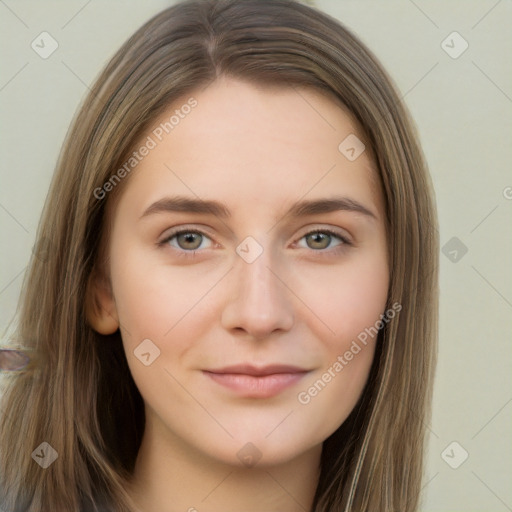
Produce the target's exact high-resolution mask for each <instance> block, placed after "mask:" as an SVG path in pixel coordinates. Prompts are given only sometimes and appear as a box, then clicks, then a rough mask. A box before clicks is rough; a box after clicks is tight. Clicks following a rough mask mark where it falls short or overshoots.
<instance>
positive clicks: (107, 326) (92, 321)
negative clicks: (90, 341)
mask: <svg viewBox="0 0 512 512" xmlns="http://www.w3.org/2000/svg"><path fill="white" fill-rule="evenodd" d="M85 315H86V318H87V321H88V323H89V325H90V326H91V327H92V328H93V329H94V330H95V331H96V332H99V333H100V334H112V333H114V332H116V331H117V329H118V328H119V317H118V315H117V309H116V303H115V300H114V296H113V293H112V287H111V285H110V281H109V279H107V277H106V276H105V275H103V273H102V272H98V271H97V269H96V268H95V269H94V270H93V271H92V273H91V275H90V276H89V280H88V282H87V290H86V293H85Z"/></svg>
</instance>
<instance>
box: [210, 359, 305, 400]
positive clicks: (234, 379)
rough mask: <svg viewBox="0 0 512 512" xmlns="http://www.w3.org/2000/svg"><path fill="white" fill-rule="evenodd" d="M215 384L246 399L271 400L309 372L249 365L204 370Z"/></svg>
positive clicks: (272, 366) (290, 367)
mask: <svg viewBox="0 0 512 512" xmlns="http://www.w3.org/2000/svg"><path fill="white" fill-rule="evenodd" d="M203 373H204V374H205V375H206V376H207V377H209V378H210V379H211V380H213V381H214V382H215V383H217V384H220V385H221V386H223V387H225V388H227V389H229V390H230V391H232V392H235V393H236V394H238V395H240V396H242V397H245V398H270V397H272V396H275V395H278V394H279V393H281V392H282V391H284V390H285V389H287V388H289V387H290V386H293V385H294V384H296V383H297V382H298V381H299V380H301V379H302V378H303V377H304V376H305V375H306V374H307V373H309V370H306V369H304V368H300V367H297V366H290V365H281V364H272V365H267V366H262V367H256V366H253V365H249V364H242V365H235V366H226V367H224V368H220V369H212V370H203Z"/></svg>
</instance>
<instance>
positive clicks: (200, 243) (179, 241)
mask: <svg viewBox="0 0 512 512" xmlns="http://www.w3.org/2000/svg"><path fill="white" fill-rule="evenodd" d="M160 245H170V246H171V247H173V248H174V249H177V250H179V251H190V252H192V251H196V250H198V249H208V248H210V247H211V245H212V241H211V240H210V238H209V237H208V236H206V235H205V234H204V233H201V232H200V231H193V230H181V231H175V232H174V233H171V234H170V235H169V236H168V237H167V238H166V239H165V240H163V241H162V242H160Z"/></svg>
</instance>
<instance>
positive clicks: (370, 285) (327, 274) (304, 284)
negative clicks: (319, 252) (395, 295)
mask: <svg viewBox="0 0 512 512" xmlns="http://www.w3.org/2000/svg"><path fill="white" fill-rule="evenodd" d="M297 275H299V276H300V278H299V279H298V280H297V284H296V288H295V289H296V290H297V295H298V296H299V297H301V298H302V299H303V301H304V303H306V304H307V306H308V307H309V309H310V310H311V311H312V313H313V314H314V315H315V316H316V317H317V318H318V319H319V320H320V321H321V322H317V323H316V324H317V325H319V324H322V325H323V328H321V329H320V330H319V331H318V334H317V335H318V337H320V338H322V339H324V341H325V343H326V344H327V345H328V346H330V347H331V349H332V350H338V351H339V350H344V349H348V348H347V347H346V344H347V342H348V344H349V345H350V341H351V340H352V339H355V338H356V337H357V336H358V335H359V334H360V333H361V332H364V330H365V329H366V328H368V327H370V326H373V325H374V324H375V322H376V321H377V320H379V318H380V316H379V315H380V314H381V313H384V309H385V307H386V301H387V296H388V287H389V275H388V269H387V266H386V260H385V258H380V257H378V256H377V255H376V254H375V255H371V256H370V257H365V258H360V259H358V260H357V261H356V260H355V258H354V260H353V261H347V263H346V265H341V266H339V267H338V268H336V270H334V269H333V267H324V268H316V269H314V271H311V270H310V269H308V268H307V267H304V268H303V269H300V271H299V272H297ZM312 325H314V324H312Z"/></svg>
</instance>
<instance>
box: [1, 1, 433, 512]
mask: <svg viewBox="0 0 512 512" xmlns="http://www.w3.org/2000/svg"><path fill="white" fill-rule="evenodd" d="M38 240H39V244H40V246H41V247H46V248H49V250H48V251H45V253H46V254H47V255H48V256H47V257H45V258H38V256H37V251H36V256H35V257H34V258H33V261H32V262H31V265H30V270H29V272H28V274H27V277H26V280H25V283H24V291H23V294H22V298H21V309H20V318H19V327H18V332H17V337H16V339H15V340H14V347H11V348H17V349H19V350H20V351H26V352H27V353H28V354H29V356H30V359H31V363H30V366H29V367H28V366H27V367H26V368H25V371H23V370H22V371H16V372H12V373H11V374H9V375H8V377H7V378H8V379H9V380H8V381H7V382H6V391H5V394H4V396H3V400H2V408H3V410H4V411H5V412H6V413H5V414H4V415H3V416H2V419H1V425H0V426H1V433H0V450H1V463H0V468H1V473H0V475H1V476H0V482H1V486H0V489H1V492H2V496H1V500H2V501H1V502H2V504H3V506H4V507H5V508H6V509H7V510H16V511H25V510H26V511H32V512H35V511H42V510H80V511H90V510H116V511H146V510H147V511H149V510H159V511H162V512H167V511H174V510H191V511H192V510H198V511H202V510H208V511H216V510H235V509H236V510H240V509H243V510H248V511H250V510H265V511H277V510H279V511H280V512H283V511H292V510H311V511H315V512H319V511H334V510H339V511H342V510H343V511H374V510H379V511H390V512H391V511H396V510H400V511H413V510H417V507H418V503H419V495H420V489H421V477H422V464H423V451H424V439H425V436H424V434H425V425H426V423H427V422H428V418H429V406H430V399H431V392H432V378H433V371H434V364H435V344H436V337H437V300H438V299H437V296H438V277H437V257H438V256H437V255H438V233H437V217H436V211H435V204H434V198H433V191H432V186H431V183H430V178H429V175H428V172H427V169H426V165H425V163H424V161H423V157H422V154H421V150H420V148H419V144H418V141H417V137H416V134H415V132H414V129H413V127H412V123H411V121H410V119H409V117H408V114H407V112H406V111H405V109H404V107H403V105H402V103H401V101H400V97H399V95H398V93H397V92H396V90H395V88H394V86H393V85H392V83H391V81H390V79H389V78H388V77H387V75H386V73H385V72H384V71H383V70H382V68H381V66H380V65H379V64H378V63H377V61H376V59H375V57H373V55H372V54H371V53H370V52H369V51H368V50H367V49H366V48H365V46H364V45H363V44H362V43H361V42H360V41H359V40H358V39H357V38H356V37H355V36H354V35H352V34H351V33H350V32H349V31H348V30H347V29H346V28H344V27H342V26H341V25H340V24H339V23H338V22H337V21H336V20H333V19H332V18H330V17H328V16H326V15H325V14H323V13H321V12H319V11H317V10H315V9H313V8H310V7H307V6H305V5H302V4H300V3H296V2H293V1H289V0H277V1H275V0H272V1H270V0H268V1H267V0H264V1H261V0H248V1H243V2H240V1H233V0H226V1H224V0H222V1H208V0H207V1H201V0H196V1H188V2H184V3H180V4H177V5H175V6H173V7H171V8H169V9H167V10H165V11H163V12H162V13H160V14H159V15H158V16H156V17H154V18H153V19H152V20H150V21H149V22H148V23H146V24H145V25H144V26H143V27H142V28H141V29H139V30H138V31H137V32H136V33H135V34H134V35H133V36H132V37H131V38H130V39H129V40H128V41H127V42H126V43H125V44H124V45H123V47H122V48H121V49H120V50H119V52H118V53H117V54H116V55H115V56H114V57H113V59H112V60H111V61H110V63H109V64H108V65H107V67H106V69H105V70H104V71H103V73H102V74H101V76H100V77H99V79H98V80H97V82H96V84H95V85H94V87H93V88H92V90H91V93H90V95H89V96H88V97H87V99H86V101H85V103H84V105H83V106H82V107H81V109H80V112H79V113H78V116H77V118H76V119H75V121H74V123H73V127H72V129H71V131H70V133H69V135H68V139H67V141H66V143H65V145H64V148H63V152H62V155H61V158H60V161H59V163H58V167H57V170H56V173H55V176H54V180H53V183H52V186H51V190H50V194H49V196H48V200H47V204H46V207H45V210H44V212H43V216H42V220H41V225H40V230H39V234H38ZM12 359H13V356H12V355H11V358H10V359H9V360H12ZM9 364H10V368H11V369H12V370H16V369H17V368H19V366H20V365H19V363H18V366H16V365H14V364H13V363H12V362H11V363H9Z"/></svg>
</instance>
